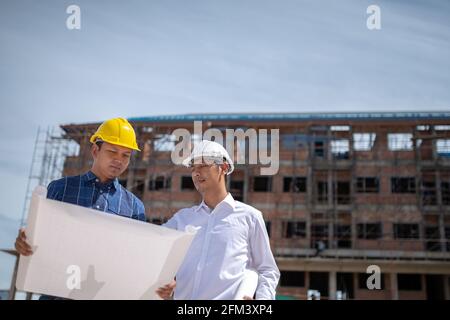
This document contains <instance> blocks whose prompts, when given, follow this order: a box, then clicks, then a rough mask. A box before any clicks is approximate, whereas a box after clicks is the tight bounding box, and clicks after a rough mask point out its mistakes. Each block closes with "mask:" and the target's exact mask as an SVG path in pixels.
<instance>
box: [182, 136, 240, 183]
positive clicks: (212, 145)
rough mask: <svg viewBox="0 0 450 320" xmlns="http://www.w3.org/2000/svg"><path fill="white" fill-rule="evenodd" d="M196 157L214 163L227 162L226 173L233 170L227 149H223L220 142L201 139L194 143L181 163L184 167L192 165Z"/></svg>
mask: <svg viewBox="0 0 450 320" xmlns="http://www.w3.org/2000/svg"><path fill="white" fill-rule="evenodd" d="M197 158H202V159H205V160H210V161H211V160H212V161H214V162H216V163H223V162H226V163H228V165H229V169H228V171H227V175H229V174H230V173H232V172H233V170H234V164H233V161H232V160H231V158H230V155H229V154H228V152H227V150H225V148H224V147H222V145H221V144H219V143H217V142H214V141H208V140H202V141H201V142H198V143H196V144H195V145H194V150H192V153H191V155H190V156H189V157H187V158H186V159H184V160H183V162H182V164H183V165H184V166H185V167H190V166H192V164H193V162H194V159H197Z"/></svg>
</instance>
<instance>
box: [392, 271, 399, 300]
mask: <svg viewBox="0 0 450 320" xmlns="http://www.w3.org/2000/svg"><path fill="white" fill-rule="evenodd" d="M390 281H391V299H392V300H398V286H397V274H396V273H391V274H390Z"/></svg>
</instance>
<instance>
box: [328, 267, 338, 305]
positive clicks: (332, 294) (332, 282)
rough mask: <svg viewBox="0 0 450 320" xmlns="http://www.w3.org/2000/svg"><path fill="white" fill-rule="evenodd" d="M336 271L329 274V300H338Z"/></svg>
mask: <svg viewBox="0 0 450 320" xmlns="http://www.w3.org/2000/svg"><path fill="white" fill-rule="evenodd" d="M336 282H337V281H336V271H330V273H329V274H328V299H330V300H336Z"/></svg>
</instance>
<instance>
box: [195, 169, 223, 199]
mask: <svg viewBox="0 0 450 320" xmlns="http://www.w3.org/2000/svg"><path fill="white" fill-rule="evenodd" d="M224 168H226V164H222V165H220V166H219V165H217V164H211V163H205V162H202V163H200V164H193V166H192V168H191V170H192V181H193V182H194V185H195V188H196V189H197V190H198V192H200V193H202V194H203V193H204V192H205V191H207V190H216V189H217V188H218V187H220V184H223V183H224V182H223V179H224V178H223V176H224Z"/></svg>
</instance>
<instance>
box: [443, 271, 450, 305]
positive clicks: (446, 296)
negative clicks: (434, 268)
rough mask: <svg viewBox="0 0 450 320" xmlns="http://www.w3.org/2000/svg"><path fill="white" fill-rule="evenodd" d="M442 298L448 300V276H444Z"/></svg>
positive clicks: (449, 297)
mask: <svg viewBox="0 0 450 320" xmlns="http://www.w3.org/2000/svg"><path fill="white" fill-rule="evenodd" d="M444 294H445V295H444V297H445V300H450V276H448V275H444Z"/></svg>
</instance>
